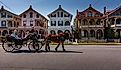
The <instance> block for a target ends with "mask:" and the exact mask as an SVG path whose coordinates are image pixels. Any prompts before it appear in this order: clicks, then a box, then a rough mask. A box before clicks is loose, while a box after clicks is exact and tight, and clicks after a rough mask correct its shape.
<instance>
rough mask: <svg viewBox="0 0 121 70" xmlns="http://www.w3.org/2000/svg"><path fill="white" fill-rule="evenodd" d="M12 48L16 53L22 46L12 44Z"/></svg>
mask: <svg viewBox="0 0 121 70" xmlns="http://www.w3.org/2000/svg"><path fill="white" fill-rule="evenodd" d="M13 48H14V50H16V51H19V50H20V49H21V48H22V45H15V44H13Z"/></svg>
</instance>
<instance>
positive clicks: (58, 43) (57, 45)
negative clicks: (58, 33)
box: [55, 42, 60, 51]
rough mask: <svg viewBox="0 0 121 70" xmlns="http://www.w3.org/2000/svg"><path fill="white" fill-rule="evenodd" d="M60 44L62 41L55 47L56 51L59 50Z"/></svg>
mask: <svg viewBox="0 0 121 70" xmlns="http://www.w3.org/2000/svg"><path fill="white" fill-rule="evenodd" d="M59 45H60V42H59V43H58V45H57V47H56V48H55V51H57V50H58V47H59Z"/></svg>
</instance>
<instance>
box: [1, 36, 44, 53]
mask: <svg viewBox="0 0 121 70" xmlns="http://www.w3.org/2000/svg"><path fill="white" fill-rule="evenodd" d="M1 38H2V40H1V41H2V47H3V49H4V50H5V51H6V52H14V51H19V50H20V49H21V48H22V46H25V45H26V46H28V49H29V51H40V49H41V48H42V46H43V45H44V44H43V41H42V40H41V41H40V40H39V36H38V35H36V34H29V35H28V36H27V37H26V38H23V39H15V38H14V37H12V36H10V35H7V36H5V37H1Z"/></svg>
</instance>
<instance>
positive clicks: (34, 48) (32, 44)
mask: <svg viewBox="0 0 121 70" xmlns="http://www.w3.org/2000/svg"><path fill="white" fill-rule="evenodd" d="M28 48H29V50H30V51H33V52H35V51H39V50H40V49H41V48H42V45H41V44H40V43H39V42H30V43H29V45H28Z"/></svg>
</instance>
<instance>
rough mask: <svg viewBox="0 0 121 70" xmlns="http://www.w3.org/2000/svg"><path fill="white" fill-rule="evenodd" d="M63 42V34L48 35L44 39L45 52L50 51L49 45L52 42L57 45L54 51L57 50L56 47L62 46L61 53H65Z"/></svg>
mask: <svg viewBox="0 0 121 70" xmlns="http://www.w3.org/2000/svg"><path fill="white" fill-rule="evenodd" d="M64 41H65V34H64V33H60V34H58V35H54V34H50V35H48V36H47V38H46V46H45V50H46V51H50V46H49V43H51V42H54V43H58V45H57V47H56V48H55V51H57V50H58V47H59V45H60V44H62V49H63V51H66V50H65V48H64Z"/></svg>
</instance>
